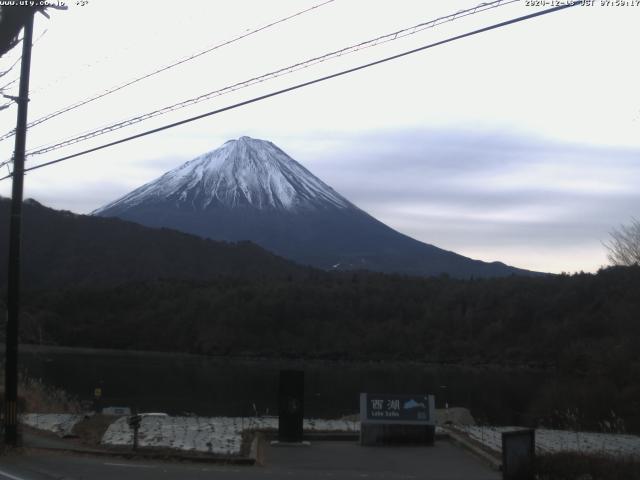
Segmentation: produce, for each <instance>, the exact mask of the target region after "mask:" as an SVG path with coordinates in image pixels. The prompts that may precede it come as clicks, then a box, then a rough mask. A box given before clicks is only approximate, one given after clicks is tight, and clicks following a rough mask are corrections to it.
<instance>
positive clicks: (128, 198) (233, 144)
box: [93, 137, 356, 215]
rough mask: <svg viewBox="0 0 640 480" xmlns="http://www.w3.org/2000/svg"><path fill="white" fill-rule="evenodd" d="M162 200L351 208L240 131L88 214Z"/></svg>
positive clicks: (200, 206) (201, 205) (303, 171)
mask: <svg viewBox="0 0 640 480" xmlns="http://www.w3.org/2000/svg"><path fill="white" fill-rule="evenodd" d="M167 200H169V201H171V202H174V203H175V204H178V205H179V204H183V205H188V206H190V207H192V208H193V209H194V210H205V209H207V208H208V207H218V206H223V207H239V206H251V207H254V208H257V209H284V210H305V209H319V208H322V209H324V208H356V207H354V206H353V205H352V204H351V203H350V202H349V201H348V200H347V199H345V198H344V197H342V196H341V195H340V194H338V193H337V192H336V191H334V190H333V189H332V188H331V187H329V186H328V185H327V184H325V183H324V182H322V181H321V180H320V179H318V178H317V177H315V176H314V175H313V174H312V173H311V172H309V171H308V170H307V169H306V168H304V167H303V166H302V165H300V164H299V163H298V162H296V161H295V160H293V159H292V158H291V157H289V156H288V155H287V154H286V153H284V152H283V151H282V150H280V149H279V148H278V147H276V146H275V145H274V144H273V143H271V142H268V141H265V140H257V139H253V138H250V137H240V138H239V139H237V140H229V141H228V142H226V143H225V144H224V145H222V146H221V147H220V148H218V149H216V150H213V151H212V152H209V153H205V154H204V155H201V156H199V157H197V158H195V159H193V160H191V161H189V162H187V163H185V164H183V165H181V166H180V167H178V168H175V169H174V170H171V171H169V172H167V173H165V174H164V175H162V176H161V177H160V178H158V179H156V180H153V181H151V182H149V183H147V184H146V185H143V186H141V187H139V188H137V189H136V190H134V191H132V192H131V193H129V194H127V195H125V196H124V197H122V198H120V199H118V200H116V201H115V202H112V203H110V204H108V205H105V206H104V207H102V208H99V209H98V210H96V211H94V212H93V214H96V215H100V214H102V213H104V212H106V211H113V210H118V209H120V208H131V207H134V206H136V205H140V204H143V203H149V202H151V203H153V202H164V201H167Z"/></svg>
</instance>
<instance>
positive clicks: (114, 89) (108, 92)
mask: <svg viewBox="0 0 640 480" xmlns="http://www.w3.org/2000/svg"><path fill="white" fill-rule="evenodd" d="M334 1H335V0H326V1H324V2H322V3H319V4H316V5H313V6H312V7H309V8H306V9H304V10H300V11H298V12H296V13H294V14H291V15H288V16H286V17H283V18H280V19H278V20H275V21H273V22H271V23H268V24H266V25H262V26H260V27H257V28H254V29H252V30H250V31H248V32H246V33H243V34H241V35H237V36H235V37H233V38H232V39H229V40H225V41H223V42H221V43H218V44H216V45H214V46H212V47H209V48H207V49H205V50H202V51H200V52H198V53H195V54H193V55H190V56H188V57H183V58H181V59H180V60H177V61H175V62H173V63H171V64H169V65H166V66H164V67H161V68H158V69H156V70H154V71H152V72H149V73H147V74H145V75H142V76H141V77H138V78H135V79H133V80H130V81H128V82H125V83H121V84H120V85H117V86H115V87H112V88H109V89H107V90H105V91H104V92H102V93H99V94H96V95H94V96H92V97H89V98H87V99H85V100H81V101H79V102H76V103H73V104H71V105H67V106H66V107H64V108H61V109H60V110H56V111H55V112H52V113H49V114H47V115H45V116H44V117H40V118H38V119H36V120H33V121H32V122H30V123H29V125H28V127H29V128H31V127H34V126H36V125H39V124H41V123H43V122H46V121H47V120H50V119H52V118H54V117H57V116H59V115H62V114H63V113H66V112H69V111H71V110H74V109H76V108H79V107H81V106H83V105H87V104H88V103H91V102H94V101H96V100H99V99H101V98H104V97H106V96H107V95H111V94H112V93H115V92H118V91H120V90H122V89H123V88H126V87H129V86H131V85H134V84H136V83H138V82H141V81H142V80H146V79H147V78H151V77H153V76H155V75H158V74H159V73H162V72H166V71H167V70H170V69H172V68H174V67H177V66H178V65H182V64H183V63H186V62H189V61H191V60H193V59H195V58H198V57H201V56H202V55H205V54H207V53H211V52H213V51H214V50H217V49H219V48H222V47H224V46H227V45H230V44H232V43H235V42H237V41H239V40H242V39H243V38H247V37H250V36H251V35H255V34H256V33H259V32H261V31H263V30H266V29H268V28H271V27H274V26H276V25H279V24H281V23H284V22H286V21H288V20H291V19H292V18H295V17H298V16H300V15H303V14H305V13H307V12H310V11H312V10H315V9H317V8H320V7H322V6H324V5H327V4H329V3H332V2H334ZM14 134H15V130H12V131H10V132H7V133H5V134H4V135H2V136H0V141H2V140H6V139H7V138H10V137H12V136H13V135H14Z"/></svg>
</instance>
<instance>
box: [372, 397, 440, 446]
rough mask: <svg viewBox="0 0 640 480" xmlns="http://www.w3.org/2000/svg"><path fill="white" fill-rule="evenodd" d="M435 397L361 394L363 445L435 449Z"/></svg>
mask: <svg viewBox="0 0 640 480" xmlns="http://www.w3.org/2000/svg"><path fill="white" fill-rule="evenodd" d="M435 428H436V427H435V397H434V396H433V395H427V394H417V395H394V394H374V393H361V394H360V444H361V445H381V444H382V445H385V444H394V443H405V444H406V443H408V444H420V445H433V442H434V439H435Z"/></svg>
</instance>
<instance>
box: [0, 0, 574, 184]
mask: <svg viewBox="0 0 640 480" xmlns="http://www.w3.org/2000/svg"><path fill="white" fill-rule="evenodd" d="M581 3H582V0H576V1H573V2H571V3H567V4H565V5H560V6H557V7H553V8H549V9H546V10H542V11H540V12H534V13H530V14H528V15H523V16H521V17H516V18H512V19H510V20H506V21H503V22H500V23H495V24H493V25H489V26H487V27H483V28H480V29H477V30H473V31H471V32H467V33H463V34H460V35H456V36H454V37H449V38H446V39H444V40H440V41H438V42H435V43H431V44H428V45H424V46H422V47H418V48H414V49H412V50H408V51H405V52H402V53H398V54H396V55H392V56H390V57H385V58H383V59H381V60H376V61H374V62H370V63H366V64H363V65H359V66H357V67H353V68H349V69H347V70H342V71H340V72H337V73H333V74H331V75H326V76H324V77H320V78H316V79H314V80H310V81H307V82H303V83H299V84H297V85H293V86H291V87H287V88H284V89H282V90H277V91H275V92H271V93H267V94H265V95H260V96H258V97H254V98H251V99H249V100H245V101H242V102H239V103H235V104H233V105H229V106H226V107H223V108H219V109H216V110H212V111H210V112H207V113H203V114H200V115H196V116H194V117H190V118H186V119H184V120H180V121H178V122H174V123H170V124H167V125H163V126H162V127H158V128H154V129H151V130H147V131H145V132H142V133H138V134H136V135H131V136H130V137H125V138H122V139H120V140H116V141H113V142H109V143H105V144H103V145H100V146H97V147H94V148H90V149H87V150H84V151H82V152H78V153H74V154H72V155H67V156H65V157H61V158H58V159H56V160H51V161H49V162H45V163H41V164H39V165H35V166H33V167H29V168H26V169H25V172H27V171H31V170H37V169H39V168H43V167H46V166H49V165H53V164H56V163H60V162H63V161H65V160H69V159H72V158H75V157H79V156H82V155H86V154H88V153H92V152H96V151H98V150H102V149H104V148H108V147H112V146H114V145H119V144H121V143H125V142H128V141H131V140H135V139H137V138H141V137H144V136H147V135H151V134H153V133H157V132H161V131H163V130H168V129H170V128H174V127H177V126H180V125H184V124H186V123H190V122H194V121H196V120H200V119H202V118H205V117H210V116H212V115H216V114H218V113H222V112H226V111H228V110H233V109H235V108H239V107H242V106H245V105H249V104H251V103H255V102H258V101H261V100H265V99H267V98H271V97H275V96H278V95H282V94H284V93H287V92H291V91H293V90H298V89H300V88H304V87H308V86H310V85H313V84H316V83H320V82H324V81H326V80H330V79H332V78H337V77H341V76H343V75H347V74H349V73H353V72H357V71H359V70H364V69H366V68H369V67H373V66H375V65H380V64H382V63H385V62H389V61H391V60H396V59H398V58H402V57H406V56H408V55H412V54H414V53H418V52H421V51H423V50H427V49H430V48H434V47H437V46H440V45H444V44H447V43H451V42H454V41H456V40H461V39H463V38H467V37H471V36H474V35H478V34H480V33H484V32H488V31H491V30H496V29H498V28H502V27H506V26H508V25H512V24H514V23H519V22H523V21H526V20H530V19H532V18H536V17H540V16H542V15H547V14H550V13H554V12H558V11H560V10H564V9H566V8H570V7H575V6H577V5H580V4H581ZM11 176H12V175H7V176H5V177H2V178H0V181H2V180H5V179H7V178H10V177H11Z"/></svg>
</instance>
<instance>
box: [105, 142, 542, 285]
mask: <svg viewBox="0 0 640 480" xmlns="http://www.w3.org/2000/svg"><path fill="white" fill-rule="evenodd" d="M92 214H93V215H98V216H104V217H119V218H122V219H124V220H130V221H134V222H137V223H140V224H143V225H146V226H150V227H167V228H172V229H176V230H181V231H183V232H187V233H191V234H195V235H199V236H202V237H207V238H212V239H214V240H225V241H241V240H250V241H252V242H255V243H257V244H258V245H260V246H262V247H264V248H265V249H267V250H270V251H272V252H274V253H276V254H278V255H281V256H283V257H285V258H289V259H292V260H295V261H296V262H299V263H301V264H307V265H312V266H315V267H319V268H323V269H327V270H329V269H340V270H351V269H367V270H374V271H382V272H394V273H403V274H412V275H438V274H443V273H444V274H449V275H451V276H454V277H471V276H475V277H495V276H507V275H511V274H524V275H530V274H533V273H534V272H530V271H527V270H521V269H517V268H514V267H510V266H508V265H505V264H503V263H500V262H492V263H487V262H482V261H479V260H473V259H470V258H467V257H464V256H462V255H458V254H456V253H454V252H450V251H446V250H442V249H440V248H437V247H435V246H433V245H429V244H426V243H422V242H420V241H418V240H414V239H413V238H410V237H408V236H406V235H403V234H401V233H399V232H397V231H395V230H393V229H392V228H390V227H388V226H387V225H385V224H383V223H382V222H380V221H378V220H376V219H375V218H373V217H372V216H370V215H369V214H367V213H366V212H364V211H363V210H361V209H359V208H358V207H356V206H355V205H354V204H352V203H351V202H350V201H349V200H347V199H346V198H345V197H343V196H342V195H340V194H339V193H338V192H336V191H335V190H333V189H332V188H331V187H330V186H328V185H327V184H326V183H324V182H323V181H322V180H320V179H319V178H317V177H315V176H314V175H313V174H312V173H311V172H309V171H308V170H307V169H306V168H304V167H303V166H302V165H301V164H299V163H298V162H296V161H295V160H293V159H292V158H291V157H290V156H289V155H287V154H286V153H285V152H283V151H282V150H281V149H280V148H278V147H277V146H276V145H274V144H273V143H271V142H268V141H265V140H257V139H253V138H249V137H240V138H239V139H237V140H229V141H228V142H226V143H224V144H223V145H222V146H221V147H220V148H218V149H216V150H213V151H211V152H209V153H205V154H204V155H201V156H199V157H197V158H195V159H193V160H191V161H189V162H187V163H185V164H183V165H181V166H179V167H178V168H175V169H174V170H171V171H169V172H167V173H165V174H164V175H162V176H161V177H159V178H157V179H156V180H153V181H151V182H149V183H147V184H145V185H143V186H141V187H139V188H137V189H135V190H133V191H132V192H130V193H129V194H127V195H125V196H124V197H122V198H120V199H118V200H116V201H114V202H112V203H109V204H107V205H105V206H104V207H102V208H99V209H98V210H95V211H94V212H92Z"/></svg>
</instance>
